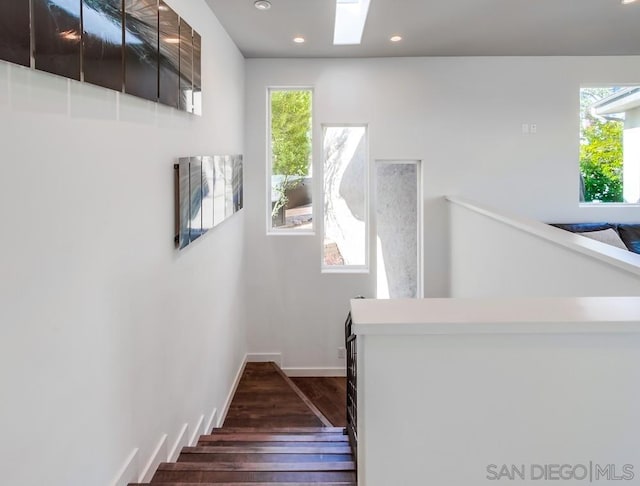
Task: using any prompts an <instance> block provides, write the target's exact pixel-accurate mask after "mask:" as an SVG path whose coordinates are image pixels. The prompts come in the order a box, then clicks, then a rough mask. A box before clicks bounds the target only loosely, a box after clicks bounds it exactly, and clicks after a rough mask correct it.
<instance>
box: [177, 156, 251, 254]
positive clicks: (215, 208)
mask: <svg viewBox="0 0 640 486" xmlns="http://www.w3.org/2000/svg"><path fill="white" fill-rule="evenodd" d="M174 169H175V173H176V183H175V186H176V198H175V199H176V233H175V244H176V247H178V248H179V249H182V248H184V247H186V246H188V245H189V244H190V243H193V242H194V241H195V240H197V239H198V238H200V237H201V236H202V235H204V234H205V233H206V232H207V231H209V230H210V229H212V228H214V227H216V226H218V225H219V224H220V223H222V222H223V221H224V220H225V219H227V218H230V217H231V216H233V215H234V214H235V213H237V212H238V211H240V210H241V209H242V207H243V205H244V201H243V199H244V197H243V170H242V155H215V156H208V155H204V156H196V157H184V158H180V159H179V161H178V163H177V164H175V166H174Z"/></svg>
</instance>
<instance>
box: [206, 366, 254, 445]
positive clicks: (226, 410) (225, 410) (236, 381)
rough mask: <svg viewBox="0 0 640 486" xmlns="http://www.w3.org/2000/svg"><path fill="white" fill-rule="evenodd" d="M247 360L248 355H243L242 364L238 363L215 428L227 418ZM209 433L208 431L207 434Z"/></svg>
mask: <svg viewBox="0 0 640 486" xmlns="http://www.w3.org/2000/svg"><path fill="white" fill-rule="evenodd" d="M248 359H249V355H248V354H245V355H244V359H243V360H242V363H240V368H238V372H237V373H236V377H235V379H234V380H233V386H232V387H231V390H229V394H228V395H227V399H226V400H225V402H224V407H223V408H222V413H221V414H220V417H218V422H217V423H216V427H220V426H222V424H223V423H224V419H225V418H227V413H229V407H230V406H231V401H232V400H233V396H234V395H235V394H236V390H237V389H238V384H239V383H240V378H242V373H243V372H244V367H245V366H246V364H247V362H248ZM209 432H211V429H209V431H208V433H209Z"/></svg>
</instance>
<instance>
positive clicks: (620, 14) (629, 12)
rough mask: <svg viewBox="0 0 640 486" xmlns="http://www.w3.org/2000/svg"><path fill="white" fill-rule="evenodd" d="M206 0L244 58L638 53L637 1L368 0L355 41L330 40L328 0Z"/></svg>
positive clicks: (639, 19)
mask: <svg viewBox="0 0 640 486" xmlns="http://www.w3.org/2000/svg"><path fill="white" fill-rule="evenodd" d="M207 3H208V4H209V6H210V7H211V9H212V10H213V11H214V13H215V14H216V16H217V17H218V19H219V20H220V22H221V23H222V25H224V27H225V28H226V29H227V31H228V32H229V34H230V35H231V37H232V38H233V40H234V41H235V42H236V44H237V45H238V47H239V48H240V50H241V51H242V53H243V54H244V56H245V57H247V58H255V57H384V56H554V55H578V56H580V55H627V54H640V2H638V3H636V4H631V5H622V4H621V3H620V0H438V1H436V0H371V7H370V10H369V17H368V20H367V25H366V27H365V31H364V35H363V39H362V44H361V45H359V46H334V45H333V44H332V41H333V23H334V15H335V0H271V3H272V5H273V6H272V7H271V9H270V10H267V11H259V10H257V9H256V8H254V6H253V0H207ZM392 34H400V35H402V36H403V37H404V40H403V41H402V42H400V43H397V44H392V43H391V42H389V37H390V36H391V35H392ZM297 35H302V36H304V37H305V38H306V40H307V42H306V43H304V44H294V43H293V42H292V39H293V37H295V36H297Z"/></svg>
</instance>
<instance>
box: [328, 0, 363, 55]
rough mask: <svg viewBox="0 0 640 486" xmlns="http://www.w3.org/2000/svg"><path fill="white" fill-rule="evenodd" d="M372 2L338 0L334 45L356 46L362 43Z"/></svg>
mask: <svg viewBox="0 0 640 486" xmlns="http://www.w3.org/2000/svg"><path fill="white" fill-rule="evenodd" d="M370 1H371V0H336V26H335V30H334V33H333V43H334V45H355V44H360V43H361V42H362V33H363V32H364V24H365V23H366V22H367V14H368V13H369V3H370Z"/></svg>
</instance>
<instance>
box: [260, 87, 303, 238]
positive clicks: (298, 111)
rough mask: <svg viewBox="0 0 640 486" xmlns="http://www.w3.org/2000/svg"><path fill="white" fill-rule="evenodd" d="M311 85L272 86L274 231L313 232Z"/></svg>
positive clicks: (271, 216)
mask: <svg viewBox="0 0 640 486" xmlns="http://www.w3.org/2000/svg"><path fill="white" fill-rule="evenodd" d="M312 98H313V96H312V92H311V90H309V89H271V90H269V108H270V124H269V128H270V135H269V141H270V157H269V163H270V170H269V177H270V181H269V191H268V192H269V201H268V202H269V216H268V218H269V223H268V228H269V230H270V232H272V233H276V232H306V233H309V232H312V231H313V204H312V202H313V201H312V187H313V184H312V179H311V177H312V164H311V154H312V145H311V127H312V124H311V113H312Z"/></svg>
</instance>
